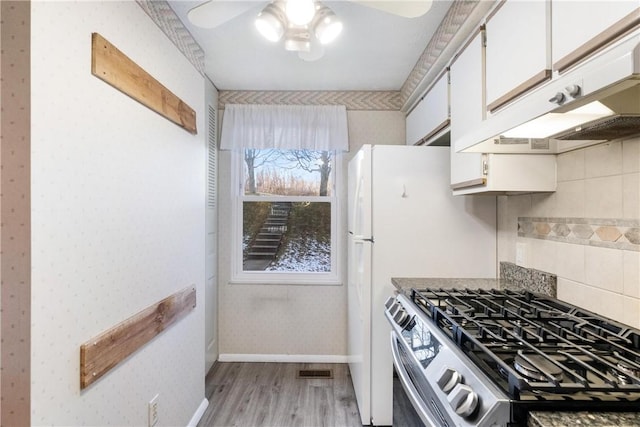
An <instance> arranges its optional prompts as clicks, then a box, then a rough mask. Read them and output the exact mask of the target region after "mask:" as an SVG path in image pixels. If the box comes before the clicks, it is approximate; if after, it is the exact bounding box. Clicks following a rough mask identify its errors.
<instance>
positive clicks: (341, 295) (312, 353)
mask: <svg viewBox="0 0 640 427" xmlns="http://www.w3.org/2000/svg"><path fill="white" fill-rule="evenodd" d="M222 120H224V117H222ZM348 121H349V145H350V152H349V153H346V155H345V156H344V157H343V160H344V162H343V165H342V168H343V170H342V171H343V176H344V178H345V179H344V189H343V193H344V194H346V176H347V175H346V173H347V170H346V165H347V162H348V160H349V159H350V158H351V157H352V156H353V154H354V153H355V152H356V151H357V149H358V148H359V147H360V146H362V145H363V144H396V145H402V144H404V142H405V121H404V114H403V113H401V112H399V111H348ZM230 160H231V155H230V153H229V152H226V151H221V152H220V163H219V165H220V175H219V179H220V182H219V187H218V188H219V194H220V198H219V205H220V212H219V224H220V241H219V247H220V248H221V250H220V255H219V272H220V282H219V283H220V311H219V316H220V329H219V340H220V346H219V350H220V357H221V359H224V360H237V359H238V357H237V356H238V355H242V357H243V358H244V359H247V360H273V358H272V357H271V356H270V355H278V356H285V359H282V357H281V358H280V359H279V360H286V356H287V355H289V356H290V355H303V356H305V357H304V358H303V359H304V360H314V361H322V360H334V361H346V354H347V343H346V337H347V331H346V327H347V311H346V309H347V292H346V282H345V280H346V255H347V254H346V246H345V250H343V254H342V255H343V256H342V259H341V262H342V263H343V271H342V273H343V285H341V286H308V285H304V286H303V285H300V286H292V285H245V284H230V283H229V278H230V266H231V259H230V253H229V251H228V250H224V249H223V248H230V247H231V240H230V239H231V232H230V231H231V222H230V217H231V206H230V202H229V201H230V197H231V196H230V190H231V188H230V187H231V185H230V174H231V170H230V166H231V161H230ZM343 205H344V206H343V209H342V210H343V222H344V226H343V229H346V228H344V227H346V218H345V217H344V214H345V213H346V200H345V203H344V204H343ZM343 245H346V235H345V236H344V239H343ZM318 356H320V357H318ZM288 360H291V359H288Z"/></svg>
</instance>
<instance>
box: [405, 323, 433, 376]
mask: <svg viewBox="0 0 640 427" xmlns="http://www.w3.org/2000/svg"><path fill="white" fill-rule="evenodd" d="M402 338H403V339H404V340H405V341H406V342H407V344H409V348H410V349H411V350H412V351H413V354H414V355H415V356H416V358H417V359H418V360H419V361H420V363H421V364H422V367H423V368H426V367H427V366H429V363H431V361H432V360H433V358H434V357H436V355H437V354H438V352H440V348H441V347H442V345H441V344H440V342H439V341H438V340H437V339H436V338H435V337H434V336H433V335H431V332H430V331H429V329H428V328H426V327H425V324H424V323H422V322H416V324H415V326H414V327H413V328H411V330H403V331H402Z"/></svg>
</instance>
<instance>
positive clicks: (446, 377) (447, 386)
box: [437, 366, 462, 394]
mask: <svg viewBox="0 0 640 427" xmlns="http://www.w3.org/2000/svg"><path fill="white" fill-rule="evenodd" d="M461 382H462V375H460V372H458V371H456V370H455V369H453V368H449V367H447V366H444V367H443V368H442V370H441V371H440V375H438V381H437V383H438V387H440V390H442V391H443V392H445V394H449V392H450V391H451V390H453V388H454V387H455V386H457V385H458V384H460V383H461Z"/></svg>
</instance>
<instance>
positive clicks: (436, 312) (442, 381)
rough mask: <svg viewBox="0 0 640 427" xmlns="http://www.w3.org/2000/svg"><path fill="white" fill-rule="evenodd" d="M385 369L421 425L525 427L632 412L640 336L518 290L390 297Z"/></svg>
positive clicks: (638, 401)
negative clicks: (532, 416) (530, 417)
mask: <svg viewBox="0 0 640 427" xmlns="http://www.w3.org/2000/svg"><path fill="white" fill-rule="evenodd" d="M385 315H386V317H387V320H388V321H389V322H390V323H391V326H392V329H393V331H392V333H391V347H392V352H393V359H394V366H395V369H396V371H397V373H398V376H399V377H400V381H401V383H402V385H403V388H404V389H405V391H406V392H407V395H408V397H409V399H410V400H411V402H412V404H413V406H414V408H415V409H416V411H417V412H418V414H419V416H420V418H421V419H422V421H423V422H424V423H425V424H426V425H433V426H524V425H526V423H527V413H528V412H529V411H576V410H591V411H640V331H638V330H636V329H632V328H629V327H626V326H624V325H622V324H620V323H617V322H615V321H612V320H610V319H606V318H603V317H602V316H598V315H596V314H594V313H591V312H589V311H586V310H583V309H580V308H578V307H575V306H573V305H571V304H567V303H564V302H561V301H559V300H557V299H554V298H551V297H548V296H545V295H540V294H534V293H531V292H527V291H511V290H470V289H450V290H444V289H426V290H416V289H412V290H411V291H410V292H408V293H407V294H406V295H404V294H402V295H398V296H397V297H395V298H394V297H392V298H389V299H388V300H387V302H386V304H385Z"/></svg>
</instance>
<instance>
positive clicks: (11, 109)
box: [0, 1, 31, 426]
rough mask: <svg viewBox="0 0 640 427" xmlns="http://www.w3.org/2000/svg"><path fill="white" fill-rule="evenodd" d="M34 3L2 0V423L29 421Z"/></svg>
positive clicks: (0, 29)
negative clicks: (31, 10)
mask: <svg viewBox="0 0 640 427" xmlns="http://www.w3.org/2000/svg"><path fill="white" fill-rule="evenodd" d="M30 7H31V4H30V2H28V1H2V2H0V20H1V21H2V24H1V25H0V31H1V36H0V44H1V52H2V53H1V55H2V57H1V59H0V63H1V66H2V69H1V71H0V74H1V75H2V79H1V80H0V94H2V96H0V102H1V105H0V107H1V108H2V115H1V117H2V123H1V124H0V143H1V146H0V151H1V153H0V159H1V161H2V165H1V166H2V167H1V169H0V188H1V189H2V191H0V205H1V211H0V217H1V223H2V226H1V227H2V228H1V230H2V231H1V241H0V245H1V252H2V257H1V258H0V259H1V264H0V275H1V276H2V281H1V283H2V285H1V286H2V290H1V295H2V296H1V299H0V301H1V304H2V310H1V311H2V315H1V316H2V321H1V332H0V333H1V336H2V346H1V356H0V357H1V358H0V361H1V364H0V366H1V370H0V383H1V389H0V395H1V396H2V399H1V400H0V424H1V425H3V426H17V425H29V424H30V415H29V407H30V400H31V396H30V381H31V378H30V372H31V368H30V366H31V364H30V353H31V348H30V344H31V339H30V337H31V332H30V326H31V319H30V317H31V223H30V215H29V212H30V210H31V195H30V172H31V168H30V157H31V146H30V143H31V129H30V109H31V104H30V99H31V80H30V71H29V67H30V52H29V43H30V28H31V20H30Z"/></svg>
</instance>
